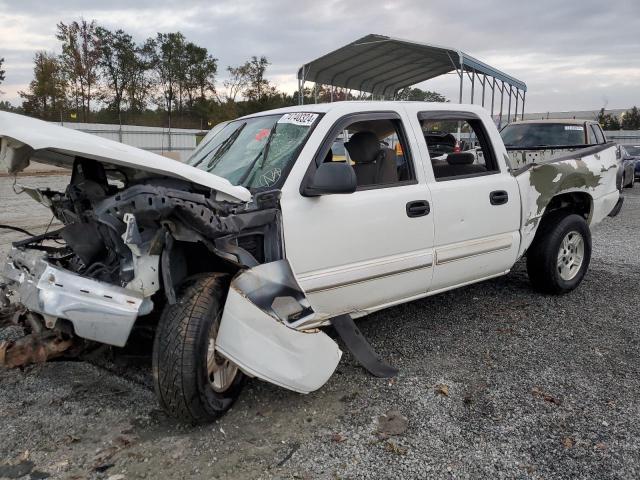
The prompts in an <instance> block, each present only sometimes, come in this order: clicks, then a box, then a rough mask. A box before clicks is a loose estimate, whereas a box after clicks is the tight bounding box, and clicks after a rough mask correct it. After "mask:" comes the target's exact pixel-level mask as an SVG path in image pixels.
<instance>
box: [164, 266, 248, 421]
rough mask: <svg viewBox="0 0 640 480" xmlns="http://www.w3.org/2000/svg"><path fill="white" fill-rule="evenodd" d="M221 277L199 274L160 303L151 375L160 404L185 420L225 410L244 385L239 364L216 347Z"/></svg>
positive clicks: (223, 286) (208, 417)
mask: <svg viewBox="0 0 640 480" xmlns="http://www.w3.org/2000/svg"><path fill="white" fill-rule="evenodd" d="M225 278H226V277H225V276H223V275H220V274H214V273H210V274H202V275H198V276H195V277H191V278H188V279H187V280H186V281H185V282H184V283H183V284H182V286H181V287H180V289H179V293H178V298H177V302H176V304H175V305H169V304H167V306H166V307H165V309H164V311H163V313H162V316H161V318H160V322H159V324H158V329H157V331H156V337H155V341H154V348H153V377H154V382H155V389H156V394H157V396H158V400H159V402H160V405H161V406H162V408H163V409H164V410H165V411H166V412H167V413H168V414H169V415H171V416H173V417H175V418H178V419H180V420H183V421H186V422H189V423H204V422H209V421H212V420H214V419H215V418H217V417H218V416H220V415H222V414H223V413H225V412H226V411H227V410H228V409H229V408H230V407H231V406H232V405H233V402H234V401H235V400H236V399H237V397H238V396H239V394H240V391H241V389H242V386H243V383H244V375H243V374H242V373H241V372H240V371H239V370H238V367H237V366H236V365H234V364H233V363H231V362H230V361H228V360H226V359H225V358H223V357H221V356H220V354H218V352H216V350H215V342H216V338H217V335H218V329H219V327H220V319H221V317H222V310H223V306H224V300H225V297H226V291H227V282H226V281H225Z"/></svg>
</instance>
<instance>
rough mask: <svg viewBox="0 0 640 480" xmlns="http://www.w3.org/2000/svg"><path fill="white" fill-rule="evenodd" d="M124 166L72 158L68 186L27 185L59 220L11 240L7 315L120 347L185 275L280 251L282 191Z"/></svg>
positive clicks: (270, 257) (267, 258)
mask: <svg viewBox="0 0 640 480" xmlns="http://www.w3.org/2000/svg"><path fill="white" fill-rule="evenodd" d="M127 170H128V169H126V168H121V167H113V168H112V167H111V166H110V165H108V164H103V163H100V162H97V161H94V160H89V159H84V158H76V160H75V162H74V164H73V169H72V174H71V180H70V182H69V185H68V186H67V188H66V190H65V191H64V192H57V191H53V190H49V189H46V190H38V189H31V188H28V187H24V188H23V190H24V192H25V193H27V194H29V195H30V196H31V197H33V198H34V199H35V200H37V201H39V202H40V203H42V204H43V205H45V206H47V207H49V208H50V209H51V211H52V212H53V215H54V217H55V218H56V219H57V220H58V221H59V222H60V223H62V224H63V226H62V227H60V228H56V229H52V230H51V231H47V232H46V233H44V234H41V235H36V236H32V237H30V238H27V239H25V240H21V241H18V242H14V243H13V248H12V250H11V252H10V253H9V255H8V257H7V259H6V261H5V263H4V265H3V269H2V272H1V273H2V277H4V278H3V279H2V282H3V283H2V292H1V293H2V295H1V296H2V303H3V305H4V307H5V316H6V311H7V309H10V310H11V312H12V315H13V317H14V321H15V320H16V318H17V317H19V318H20V319H21V322H22V323H25V319H26V318H27V317H28V318H29V321H30V322H31V323H33V322H34V321H36V320H34V318H36V317H41V319H40V320H38V323H39V324H40V325H39V326H38V328H36V330H38V331H43V330H44V327H47V328H48V329H56V328H58V329H60V328H61V326H62V325H65V324H67V326H66V332H67V333H75V335H77V336H79V337H81V338H83V339H87V340H95V341H99V342H101V343H106V344H110V345H116V346H123V345H124V344H125V343H126V341H127V339H128V337H129V333H130V331H131V329H132V327H133V324H134V322H135V321H136V319H137V318H138V317H140V316H144V315H148V314H150V313H151V312H152V311H154V308H155V304H157V303H160V304H162V305H164V304H166V303H169V304H174V303H175V302H176V292H175V287H176V286H177V285H178V284H179V283H180V282H181V281H182V280H183V279H184V278H185V277H186V276H187V275H194V274H197V273H198V272H207V271H216V272H226V273H229V274H231V275H233V274H235V273H236V272H238V271H239V270H241V269H244V268H251V267H254V266H256V265H259V264H262V263H267V262H273V261H276V260H279V259H281V258H282V257H283V249H282V241H281V235H280V217H279V216H280V212H279V209H278V200H279V195H280V192H279V191H277V190H275V191H268V192H262V193H258V194H256V195H255V196H254V200H253V201H252V202H250V203H238V202H230V201H227V200H225V199H224V197H223V199H222V200H220V199H217V198H216V194H217V192H216V191H215V190H211V189H208V188H206V187H203V186H198V185H195V184H193V183H191V182H188V181H184V180H180V179H173V178H168V177H161V176H149V175H146V176H143V177H139V176H138V175H136V174H139V172H129V171H127ZM9 306H11V307H9ZM59 320H62V322H59ZM68 321H70V323H71V326H69V325H68ZM26 326H27V327H28V330H29V331H33V330H34V329H33V328H31V327H29V325H26ZM71 328H72V329H73V330H71ZM61 331H65V329H64V328H63V330H61ZM58 333H60V332H58ZM63 337H64V335H63ZM56 338H57V341H59V340H60V335H58V336H57V337H56ZM65 338H66V337H65ZM0 350H2V349H0ZM5 350H6V348H5ZM5 353H6V352H5V351H4V350H3V351H2V353H0V356H3V357H4V355H5ZM38 355H40V357H42V355H43V353H42V352H40V353H39V354H34V356H35V357H38ZM40 357H38V358H40ZM0 360H2V359H0ZM32 360H34V359H32ZM36 360H37V359H36ZM0 363H2V362H0Z"/></svg>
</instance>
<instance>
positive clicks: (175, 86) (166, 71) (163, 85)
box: [147, 32, 185, 128]
mask: <svg viewBox="0 0 640 480" xmlns="http://www.w3.org/2000/svg"><path fill="white" fill-rule="evenodd" d="M147 45H148V48H149V49H150V52H149V53H150V59H151V66H152V67H153V70H154V71H155V85H157V87H158V88H159V90H160V92H161V96H160V98H159V102H158V103H159V104H160V105H161V106H163V107H164V108H165V110H166V112H167V115H168V117H169V128H171V115H172V113H173V107H174V104H175V103H177V100H178V94H180V93H181V90H180V89H181V79H182V77H183V72H182V70H181V69H182V67H183V60H184V51H185V38H184V35H183V34H182V33H180V32H175V33H158V35H157V36H156V38H155V39H149V40H148V41H147Z"/></svg>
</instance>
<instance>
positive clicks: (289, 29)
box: [0, 0, 640, 112]
mask: <svg viewBox="0 0 640 480" xmlns="http://www.w3.org/2000/svg"><path fill="white" fill-rule="evenodd" d="M81 16H82V17H84V18H85V19H95V20H97V21H98V23H99V24H101V25H103V26H106V27H108V28H113V29H115V28H123V29H124V30H126V31H127V32H128V33H130V34H132V35H133V36H134V38H135V39H136V40H138V41H143V40H144V39H145V38H147V37H149V36H154V35H155V33H156V32H158V31H161V32H169V31H177V30H179V31H181V32H182V33H184V34H185V35H186V37H187V38H188V39H189V40H191V41H193V42H195V43H197V44H200V45H202V46H205V47H207V48H208V49H209V51H210V52H211V53H212V54H213V55H214V56H215V57H216V58H218V59H219V70H220V71H221V72H224V69H225V67H226V66H227V65H236V64H240V63H242V62H244V60H246V59H247V58H248V57H250V56H251V55H266V56H267V57H268V58H269V60H270V61H271V63H272V65H271V67H270V68H269V70H268V76H269V78H270V79H271V80H272V81H274V82H275V83H276V84H278V86H279V87H280V88H282V89H284V90H287V91H293V90H294V89H295V88H296V80H295V74H296V71H297V69H298V67H299V66H300V65H301V64H303V63H305V62H307V61H309V60H312V59H314V58H317V57H318V56H320V55H322V54H324V53H327V52H329V51H331V50H333V49H335V48H338V47H339V46H342V45H344V44H346V43H349V42H351V41H353V40H355V39H357V38H359V37H361V36H363V35H366V34H368V33H378V34H383V35H389V36H395V37H399V38H405V39H408V40H414V41H419V42H425V43H435V44H439V45H446V46H450V47H454V48H458V49H460V50H462V51H464V52H466V53H468V54H470V55H473V56H475V57H476V58H478V59H480V60H483V61H484V62H486V63H489V64H491V65H492V66H495V67H497V68H499V69H501V70H503V71H505V72H506V73H508V74H510V75H512V76H514V77H516V78H519V79H521V80H523V81H525V82H526V83H527V86H528V92H527V107H526V111H528V112H534V111H535V112H545V111H560V110H583V109H585V110H586V109H596V108H600V107H602V106H605V105H607V106H608V108H629V107H630V106H632V105H634V104H635V105H640V0H626V1H625V0H609V1H603V0H564V1H563V0H555V1H548V0H535V1H517V0H512V1H498V0H493V1H491V0H482V1H479V0H456V1H450V2H443V1H441V0H440V1H430V0H404V1H403V0H398V1H387V2H376V1H373V0H341V1H333V0H331V1H313V2H311V1H304V0H297V1H296V0H261V1H253V0H231V1H229V0H209V1H207V2H197V1H188V0H173V1H162V0H127V1H125V0H103V1H94V0H56V1H47V0H43V1H36V0H0V57H5V70H6V80H5V82H4V83H3V84H2V85H1V86H0V90H1V91H3V92H4V95H0V100H10V101H12V102H13V103H19V98H18V94H17V92H18V91H19V90H21V89H25V88H26V85H27V84H28V82H29V81H30V80H31V75H32V68H33V65H32V59H33V54H34V52H35V51H36V50H49V51H55V52H57V53H59V46H58V42H57V41H56V39H55V36H54V34H55V26H56V23H57V22H59V21H63V22H65V23H68V22H70V21H72V20H75V19H79V18H80V17H81ZM220 83H221V82H220ZM425 86H426V87H427V88H430V89H433V90H437V91H439V92H441V93H443V94H444V95H446V96H447V97H448V98H450V99H452V100H455V99H456V98H457V97H456V80H455V78H454V77H453V76H447V77H443V78H440V79H436V80H432V81H430V82H427V84H426V85H425Z"/></svg>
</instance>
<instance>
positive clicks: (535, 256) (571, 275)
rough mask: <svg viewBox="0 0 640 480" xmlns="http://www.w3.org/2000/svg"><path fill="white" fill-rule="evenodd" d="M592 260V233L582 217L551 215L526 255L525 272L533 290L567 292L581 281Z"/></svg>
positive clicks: (543, 221) (559, 213)
mask: <svg viewBox="0 0 640 480" xmlns="http://www.w3.org/2000/svg"><path fill="white" fill-rule="evenodd" d="M590 261H591V232H590V230H589V225H587V222H586V221H585V219H584V218H583V217H581V216H580V215H576V214H568V213H566V212H561V211H560V212H554V213H552V214H550V215H549V216H548V217H546V218H543V219H542V224H541V225H540V228H539V230H538V233H537V234H536V238H535V239H534V240H533V243H532V245H531V247H529V251H528V253H527V273H528V274H529V280H530V281H531V285H532V286H533V288H534V289H536V290H538V291H540V292H543V293H551V294H556V295H557V294H562V293H567V292H570V291H571V290H573V289H574V288H576V287H577V286H578V285H580V282H582V279H583V278H584V276H585V274H586V273H587V269H588V268H589V262H590Z"/></svg>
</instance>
